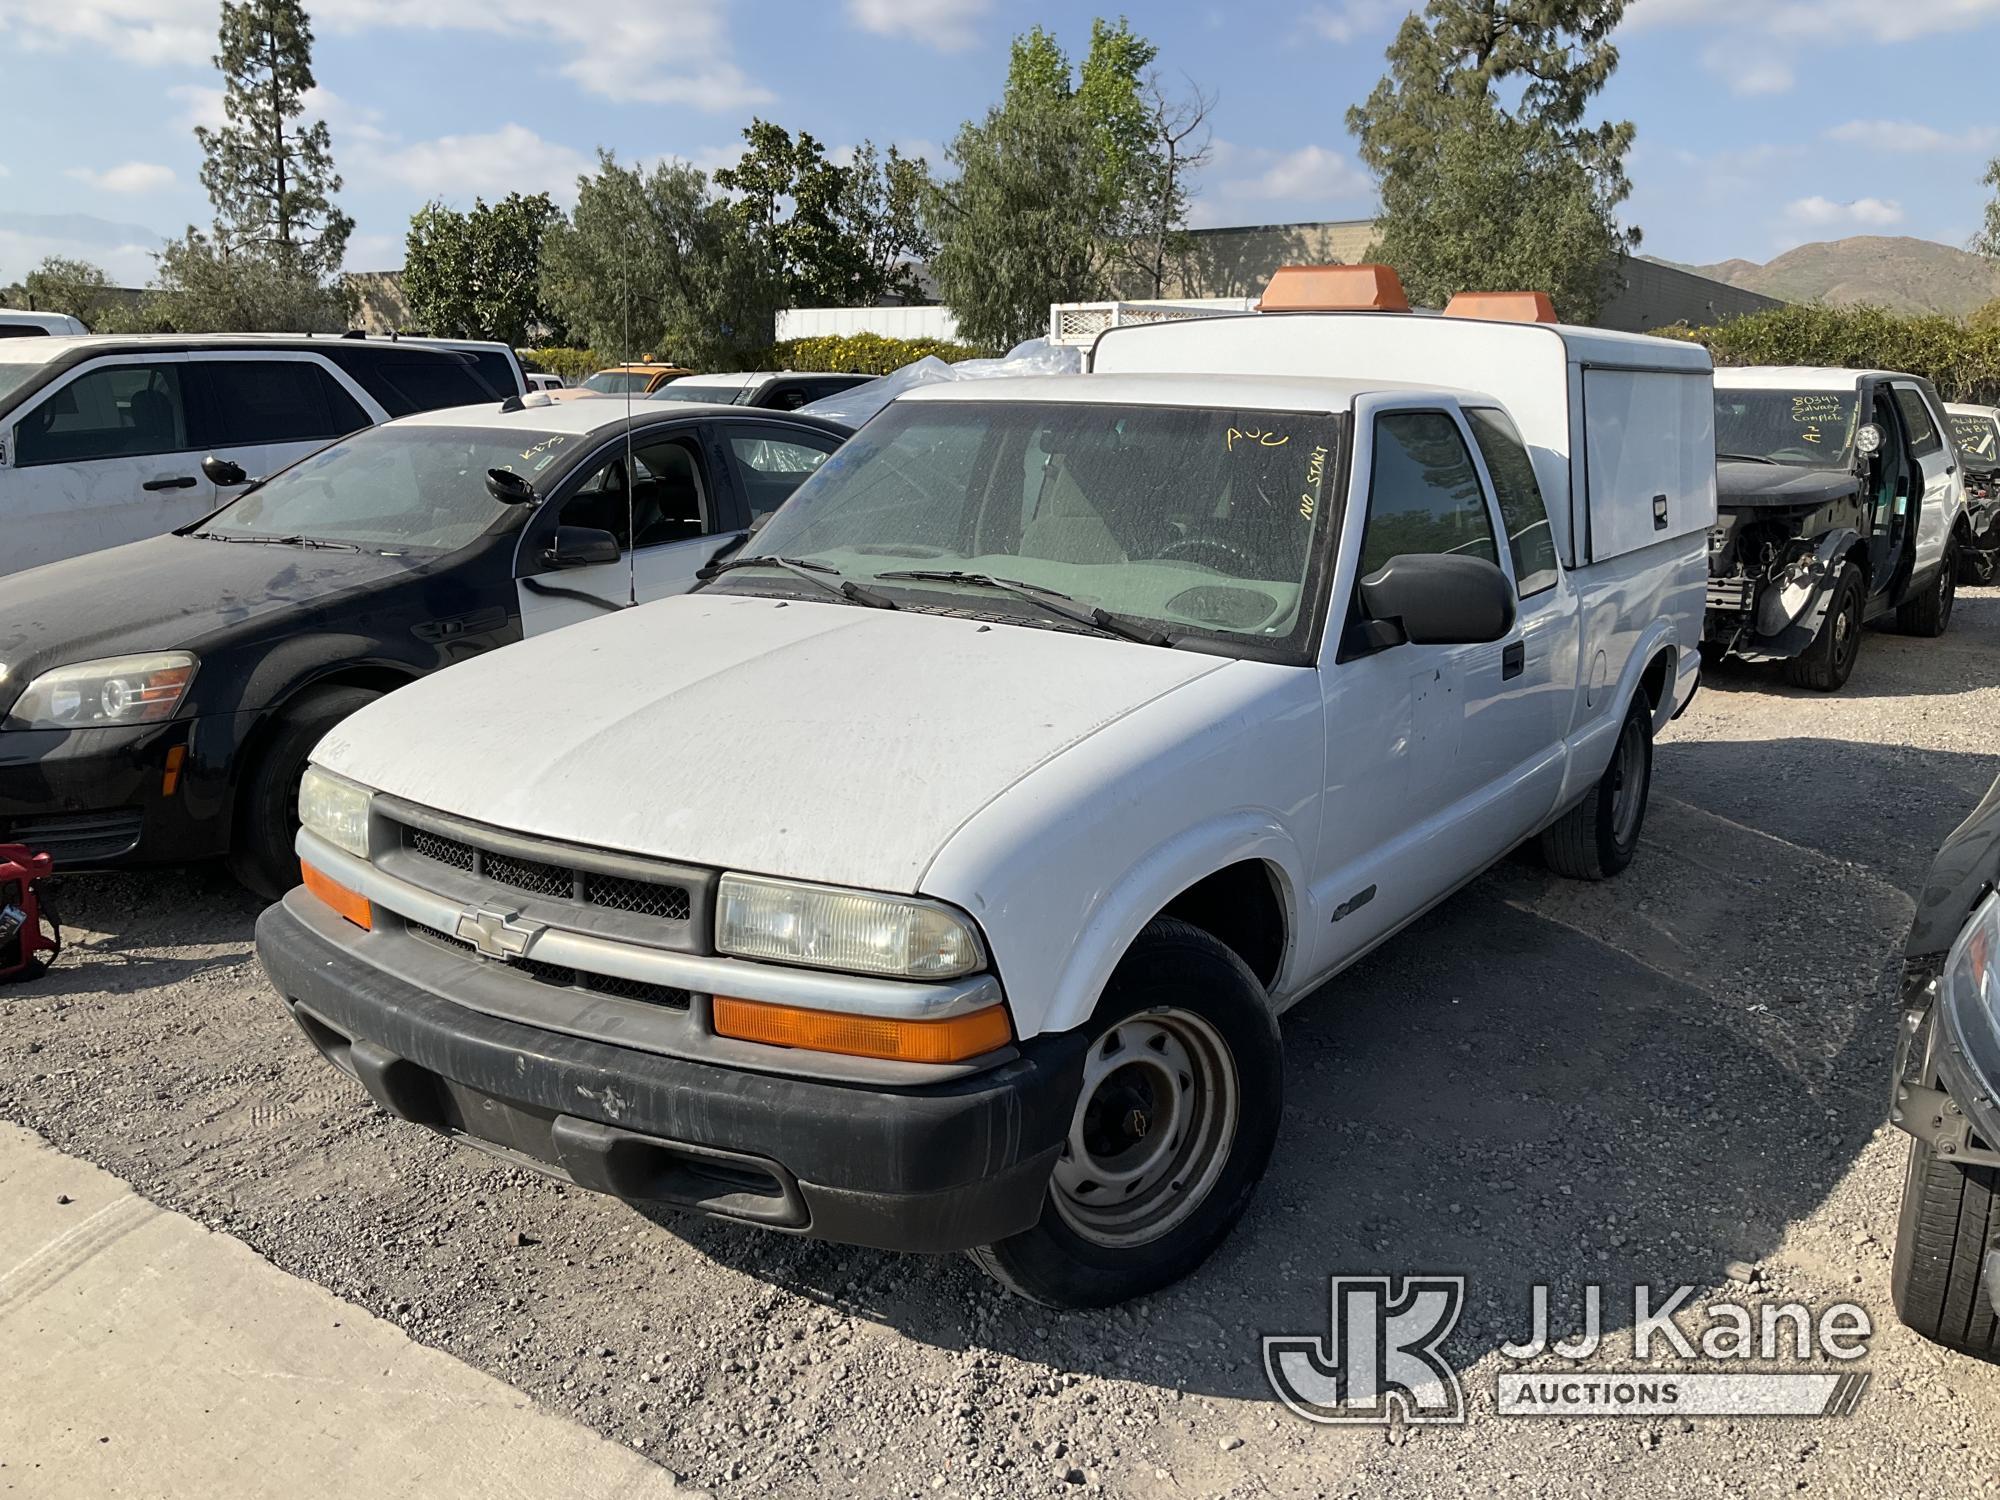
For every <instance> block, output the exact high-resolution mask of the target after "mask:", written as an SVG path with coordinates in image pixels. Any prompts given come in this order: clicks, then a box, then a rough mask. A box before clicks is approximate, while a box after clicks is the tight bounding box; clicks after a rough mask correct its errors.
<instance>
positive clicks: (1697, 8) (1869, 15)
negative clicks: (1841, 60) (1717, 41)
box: [1625, 0, 2000, 60]
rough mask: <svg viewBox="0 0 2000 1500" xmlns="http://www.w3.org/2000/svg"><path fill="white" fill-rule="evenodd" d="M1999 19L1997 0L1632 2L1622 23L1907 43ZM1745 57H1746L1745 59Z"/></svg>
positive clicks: (1788, 37) (1794, 38)
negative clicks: (1747, 28) (1747, 27)
mask: <svg viewBox="0 0 2000 1500" xmlns="http://www.w3.org/2000/svg"><path fill="white" fill-rule="evenodd" d="M1996 20H2000V0H1893V3H1890V4H1884V3H1883V0H1777V3H1774V0H1756V3H1754V4H1751V5H1746V4H1745V3H1744V0H1632V6H1631V9H1630V10H1628V11H1627V12H1626V17H1625V24H1626V25H1627V26H1628V27H1630V28H1633V29H1639V28H1644V27H1654V26H1708V25H1714V24H1717V23H1731V24H1740V23H1745V22H1746V21H1747V22H1748V24H1752V25H1754V26H1755V27H1756V28H1758V29H1760V30H1762V31H1765V32H1768V33H1769V34H1770V35H1772V36H1773V37H1778V38H1782V39H1784V41H1785V42H1786V43H1787V44H1790V43H1795V42H1796V41H1797V40H1798V39H1799V38H1801V37H1811V38H1815V39H1820V40H1825V39H1835V38H1838V39H1852V40H1869V41H1877V42H1908V41H1914V40H1916V39H1917V38H1919V37H1926V36H1937V35H1940V34H1942V33H1945V32H1951V31H1966V30H1970V29H1971V28H1972V27H1975V26H1983V25H1986V24H1988V23H1990V22H1993V21H1996ZM1746 60H1747V59H1746Z"/></svg>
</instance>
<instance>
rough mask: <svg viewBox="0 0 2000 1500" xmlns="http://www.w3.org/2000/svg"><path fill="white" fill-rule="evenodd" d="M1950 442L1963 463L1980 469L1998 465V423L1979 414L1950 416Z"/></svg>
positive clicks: (1999, 457)
mask: <svg viewBox="0 0 2000 1500" xmlns="http://www.w3.org/2000/svg"><path fill="white" fill-rule="evenodd" d="M1950 421H1951V440H1952V441H1953V442H1954V443H1956V444H1958V451H1959V452H1960V453H1961V454H1962V455H1964V458H1965V461H1966V462H1967V463H1969V464H1973V465H1976V466H1977V467H1979V468H1982V469H1990V468H1993V467H1994V466H1995V465H1996V464H2000V421H1996V420H1995V419H1994V418H1992V417H1989V416H1985V415H1983V414H1981V413H1979V412H1971V411H1955V412H1952V413H1951V414H1950Z"/></svg>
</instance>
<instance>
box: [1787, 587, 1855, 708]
mask: <svg viewBox="0 0 2000 1500" xmlns="http://www.w3.org/2000/svg"><path fill="white" fill-rule="evenodd" d="M1867 598H1868V585H1867V582H1866V581H1865V580H1864V579H1863V578H1862V576H1861V569H1859V568H1857V567H1856V566H1855V565H1854V564H1853V563H1848V564H1846V565H1845V566H1844V567H1842V568H1841V570H1840V580H1839V582H1837V583H1835V584H1834V586H1833V599H1832V601H1831V602H1830V603H1829V604H1828V605H1827V607H1826V619H1825V620H1824V621H1822V622H1821V623H1820V627H1819V634H1818V635H1816V636H1814V637H1813V643H1812V644H1811V645H1810V646H1808V647H1806V649H1805V650H1803V651H1801V652H1800V653H1799V654H1798V655H1797V656H1795V657H1793V658H1792V659H1791V660H1790V661H1788V662H1786V663H1785V664H1784V668H1783V670H1784V674H1785V681H1787V682H1789V683H1790V684H1791V685H1792V686H1793V687H1802V688H1811V689H1812V690H1813V691H1814V692H1819V693H1837V692H1839V691H1840V690H1841V689H1842V688H1844V687H1846V686H1847V679H1848V678H1850V677H1852V676H1853V675H1854V663H1855V662H1856V661H1857V660H1859V659H1860V656H1861V618H1862V609H1863V607H1864V606H1865V605H1866V603H1867Z"/></svg>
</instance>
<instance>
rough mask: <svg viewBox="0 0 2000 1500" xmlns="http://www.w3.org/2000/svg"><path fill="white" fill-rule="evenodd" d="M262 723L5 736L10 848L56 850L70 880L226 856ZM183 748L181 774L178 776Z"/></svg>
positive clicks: (2, 794)
mask: <svg viewBox="0 0 2000 1500" xmlns="http://www.w3.org/2000/svg"><path fill="white" fill-rule="evenodd" d="M255 718H256V716H255V715H254V714H217V715H212V716H209V717H205V718H195V719H172V720H169V721H167V722H166V723H164V724H146V725H141V726H138V727H135V728H131V729H75V730H61V729H8V730H0V843H18V844H27V845H29V846H30V847H31V848H34V849H36V850H40V851H46V852H47V853H49V854H52V855H54V856H55V860H56V867H57V869H59V870H62V871H65V872H68V871H71V870H76V869H102V868H109V867H116V866H122V865H133V864H157V863H178V862H181V861H185V860H197V859H207V858H211V857H213V856H216V855H220V854H223V853H225V852H227V850H228V847H229V829H230V815H231V812H232V811H233V797H232V792H231V786H232V781H231V768H232V766H233V765H234V762H235V759H236V753H237V750H238V748H239V747H240V745H241V743H242V735H243V733H244V731H245V730H246V728H247V727H248V725H249V724H251V723H252V722H254V720H255ZM176 749H178V750H179V751H180V752H181V753H180V764H179V769H178V771H177V772H175V773H174V774H173V775H171V777H170V776H169V767H170V765H171V763H172V760H171V757H172V752H173V751H174V750H176Z"/></svg>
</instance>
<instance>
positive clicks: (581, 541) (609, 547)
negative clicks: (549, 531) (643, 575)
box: [542, 526, 625, 568]
mask: <svg viewBox="0 0 2000 1500" xmlns="http://www.w3.org/2000/svg"><path fill="white" fill-rule="evenodd" d="M624 555H625V554H624V552H622V551H621V550H620V549H619V546H618V538H617V537H615V536H613V535H612V534H611V533H610V532H608V531H599V530H598V529H597V528H596V527H595V526H558V527H557V528H556V534H555V535H554V536H552V537H550V538H549V544H548V546H546V547H544V548H543V549H542V564H543V566H544V567H549V568H589V567H595V566H596V565H597V564H599V563H615V562H617V561H618V559H619V558H621V557H623V556H624Z"/></svg>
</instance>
